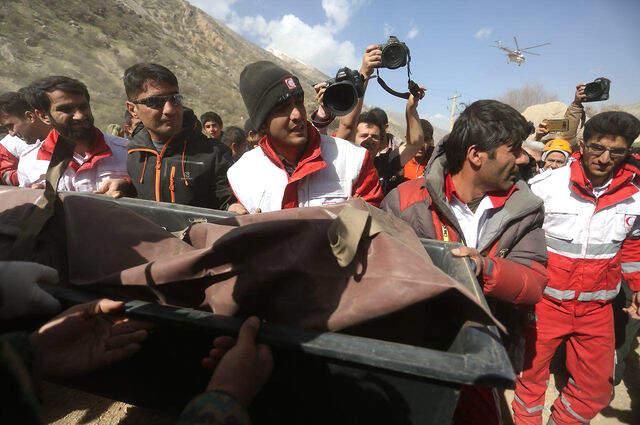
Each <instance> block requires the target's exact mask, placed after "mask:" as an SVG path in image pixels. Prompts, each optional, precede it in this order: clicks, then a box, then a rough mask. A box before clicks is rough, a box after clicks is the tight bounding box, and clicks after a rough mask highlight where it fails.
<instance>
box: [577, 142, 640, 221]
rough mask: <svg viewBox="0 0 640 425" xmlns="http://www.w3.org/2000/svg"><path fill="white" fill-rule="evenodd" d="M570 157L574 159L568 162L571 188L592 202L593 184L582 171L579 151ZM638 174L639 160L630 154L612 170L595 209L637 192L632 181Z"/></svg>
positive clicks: (593, 197) (639, 171)
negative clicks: (609, 181)
mask: <svg viewBox="0 0 640 425" xmlns="http://www.w3.org/2000/svg"><path fill="white" fill-rule="evenodd" d="M571 157H572V158H573V159H574V160H573V161H571V163H570V164H569V167H571V175H570V177H569V184H570V187H571V190H572V191H573V192H574V193H575V194H577V195H578V196H580V197H582V198H584V199H586V200H588V201H592V202H593V201H594V200H595V199H596V198H595V196H594V195H593V186H592V185H591V182H590V181H589V179H588V178H587V176H586V174H585V172H584V167H583V165H582V155H581V154H580V152H576V153H574V154H573V155H572V156H571ZM638 176H640V162H639V161H638V159H637V158H636V157H635V156H631V157H629V158H627V159H626V160H625V161H624V162H623V163H622V164H621V165H620V166H619V167H618V168H617V169H615V170H614V172H613V176H612V178H611V183H610V184H609V187H608V188H607V191H606V192H605V193H603V194H602V195H601V196H600V197H599V198H598V199H597V208H596V211H599V210H601V209H603V208H606V207H608V206H611V205H614V204H616V203H618V202H620V201H622V200H624V199H627V198H628V197H630V196H632V195H634V194H635V193H637V192H638V188H637V187H636V185H634V184H632V182H633V181H634V180H635V179H636V178H637V177H638Z"/></svg>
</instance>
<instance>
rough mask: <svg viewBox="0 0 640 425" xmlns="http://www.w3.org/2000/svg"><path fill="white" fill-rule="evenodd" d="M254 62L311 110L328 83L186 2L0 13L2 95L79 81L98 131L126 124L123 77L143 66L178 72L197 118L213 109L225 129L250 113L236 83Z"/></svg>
mask: <svg viewBox="0 0 640 425" xmlns="http://www.w3.org/2000/svg"><path fill="white" fill-rule="evenodd" d="M257 60H270V61H273V62H276V63H279V64H280V65H282V66H284V67H285V68H288V69H290V70H291V71H292V72H294V73H295V74H296V75H298V76H299V77H300V79H301V81H302V83H303V85H304V88H305V91H306V92H307V94H308V95H307V102H308V104H309V106H311V102H312V101H313V98H312V96H311V93H313V91H312V88H311V85H312V83H317V82H319V81H323V80H325V79H326V78H328V77H327V76H326V75H324V74H322V73H321V72H320V71H318V70H316V69H314V68H311V67H309V66H306V65H303V64H301V63H296V62H295V61H292V60H287V61H286V63H285V62H284V61H282V60H281V59H279V58H277V57H276V56H274V55H273V54H271V53H269V52H267V51H265V50H264V49H262V48H260V47H258V46H256V45H255V44H252V43H250V42H248V41H247V40H245V39H243V38H242V37H240V36H239V35H238V34H236V33H234V32H233V31H231V30H230V29H228V28H227V27H225V26H224V25H221V24H220V23H218V22H217V21H215V20H214V19H213V18H211V17H210V16H209V15H207V14H206V13H204V12H203V11H201V10H200V9H197V8H195V7H193V6H191V5H190V4H189V3H187V2H186V1H184V0H163V1H159V0H2V7H1V8H0V91H7V90H15V89H17V88H19V87H22V86H24V85H26V84H28V83H29V82H31V81H33V80H34V79H36V78H39V77H43V76H46V75H52V74H62V75H69V76H72V77H75V78H78V79H80V80H81V81H83V82H84V83H85V84H87V86H88V87H89V91H90V93H91V98H92V102H91V103H92V107H93V110H94V115H95V118H96V123H97V124H98V125H99V126H101V127H104V126H106V124H108V123H112V122H120V121H121V120H122V118H121V117H122V113H123V111H124V100H125V96H124V88H123V86H122V74H123V72H124V70H125V69H126V68H127V67H128V66H130V65H132V64H134V63H136V62H142V61H153V62H158V63H161V64H163V65H165V66H167V67H168V68H170V69H171V70H173V71H174V72H175V74H176V75H177V77H178V81H179V83H180V91H181V92H182V93H183V94H184V95H185V97H186V103H187V105H188V106H190V107H191V108H193V109H194V110H195V111H196V113H198V114H200V113H202V112H204V111H207V110H214V111H217V112H218V113H220V115H221V116H222V117H223V120H224V121H225V125H233V124H236V125H237V124H241V123H242V122H243V121H244V119H245V118H246V117H247V114H246V110H245V107H244V104H243V103H242V98H241V97H240V93H239V91H238V79H239V76H240V72H241V71H242V69H243V68H244V66H245V65H246V64H248V63H250V62H253V61H257Z"/></svg>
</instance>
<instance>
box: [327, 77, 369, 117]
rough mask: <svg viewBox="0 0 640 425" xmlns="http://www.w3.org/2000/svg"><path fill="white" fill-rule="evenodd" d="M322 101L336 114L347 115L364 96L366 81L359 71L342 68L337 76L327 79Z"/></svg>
mask: <svg viewBox="0 0 640 425" xmlns="http://www.w3.org/2000/svg"><path fill="white" fill-rule="evenodd" d="M326 83H327V88H326V90H325V92H324V97H323V101H322V103H323V104H324V106H325V107H326V108H327V109H328V110H329V111H331V113H332V114H334V115H336V116H342V115H347V114H348V113H349V112H351V111H352V110H353V108H355V106H356V103H358V98H360V97H362V96H364V81H363V79H362V75H360V73H359V72H358V71H353V70H351V69H349V68H340V69H339V70H338V72H337V73H336V77H335V78H332V79H330V80H327V81H326Z"/></svg>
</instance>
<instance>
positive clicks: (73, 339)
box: [30, 299, 150, 378]
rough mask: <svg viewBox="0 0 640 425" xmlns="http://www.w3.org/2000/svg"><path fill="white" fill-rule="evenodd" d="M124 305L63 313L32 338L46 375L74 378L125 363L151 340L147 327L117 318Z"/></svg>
mask: <svg viewBox="0 0 640 425" xmlns="http://www.w3.org/2000/svg"><path fill="white" fill-rule="evenodd" d="M123 308H124V304H123V303H122V302H119V301H111V300H107V299H102V300H99V301H93V302H90V303H86V304H80V305H77V306H74V307H71V308H70V309H68V310H66V311H63V312H62V313H61V314H60V315H59V316H57V317H55V318H54V319H53V320H51V321H50V322H48V323H45V324H44V325H43V326H42V327H41V328H40V329H38V330H37V331H36V332H34V333H32V334H31V336H30V341H31V345H32V346H33V348H34V351H35V353H36V356H37V358H38V361H39V365H40V368H41V371H42V373H43V374H44V375H45V376H48V377H62V378H64V377H70V376H74V375H78V374H81V373H86V372H90V371H92V370H94V369H97V368H99V367H102V366H106V365H108V364H110V363H113V362H117V361H119V360H122V359H125V358H127V357H129V356H131V355H133V354H134V353H136V352H137V351H138V350H139V349H140V344H141V343H142V341H144V340H145V339H146V338H147V335H148V333H147V329H149V328H150V326H149V325H148V324H146V323H142V322H137V321H133V320H129V319H127V318H123V317H119V318H118V317H114V316H113V315H114V314H117V313H120V312H122V310H123Z"/></svg>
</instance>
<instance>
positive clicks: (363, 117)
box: [358, 111, 384, 131]
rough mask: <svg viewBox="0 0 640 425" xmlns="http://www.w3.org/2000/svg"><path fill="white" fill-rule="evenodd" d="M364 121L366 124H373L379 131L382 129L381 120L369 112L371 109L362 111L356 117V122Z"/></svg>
mask: <svg viewBox="0 0 640 425" xmlns="http://www.w3.org/2000/svg"><path fill="white" fill-rule="evenodd" d="M360 123H365V124H368V125H375V126H376V127H378V128H379V129H380V131H384V127H383V125H382V122H381V121H380V117H379V116H378V115H376V114H373V113H371V111H367V112H363V113H361V114H360V116H359V117H358V124H360Z"/></svg>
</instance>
